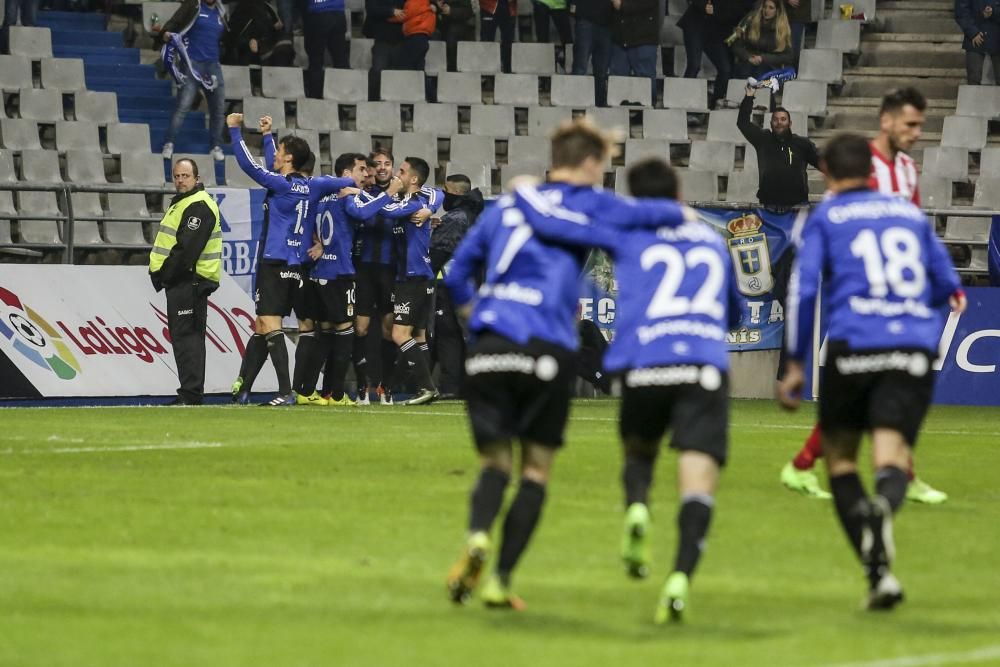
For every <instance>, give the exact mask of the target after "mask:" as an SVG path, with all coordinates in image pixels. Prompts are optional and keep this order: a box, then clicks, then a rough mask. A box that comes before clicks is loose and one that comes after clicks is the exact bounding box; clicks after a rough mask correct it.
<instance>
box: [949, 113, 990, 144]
mask: <svg viewBox="0 0 1000 667" xmlns="http://www.w3.org/2000/svg"><path fill="white" fill-rule="evenodd" d="M988 123H989V121H988V120H987V119H986V118H980V117H977V116H945V119H944V129H943V130H942V132H941V145H942V146H960V147H962V148H968V149H969V150H973V151H980V150H982V149H983V148H985V147H986V134H987V129H988V128H987V125H988Z"/></svg>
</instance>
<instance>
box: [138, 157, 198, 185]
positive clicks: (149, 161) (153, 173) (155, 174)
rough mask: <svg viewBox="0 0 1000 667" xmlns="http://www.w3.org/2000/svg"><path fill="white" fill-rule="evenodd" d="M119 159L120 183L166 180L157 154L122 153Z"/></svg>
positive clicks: (140, 183)
mask: <svg viewBox="0 0 1000 667" xmlns="http://www.w3.org/2000/svg"><path fill="white" fill-rule="evenodd" d="M121 159H122V164H121V175H122V183H125V184H126V185H163V184H164V183H165V182H166V178H165V175H164V171H163V158H161V157H160V156H159V155H151V154H150V153H122V158H121ZM199 168H200V167H199Z"/></svg>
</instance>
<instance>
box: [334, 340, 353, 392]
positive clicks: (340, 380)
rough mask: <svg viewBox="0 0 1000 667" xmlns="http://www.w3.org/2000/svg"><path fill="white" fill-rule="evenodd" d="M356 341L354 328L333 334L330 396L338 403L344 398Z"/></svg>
mask: <svg viewBox="0 0 1000 667" xmlns="http://www.w3.org/2000/svg"><path fill="white" fill-rule="evenodd" d="M354 339H355V336H354V327H350V328H349V329H344V330H343V331H334V332H333V349H332V350H331V351H330V356H331V358H332V359H333V364H332V366H333V367H332V368H331V369H330V396H332V397H333V399H334V400H337V401H339V400H340V399H342V398H343V397H344V377H345V376H346V375H347V367H348V366H350V365H351V351H352V349H353V347H354Z"/></svg>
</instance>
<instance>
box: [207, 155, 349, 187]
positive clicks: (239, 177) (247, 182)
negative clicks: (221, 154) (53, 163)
mask: <svg viewBox="0 0 1000 667" xmlns="http://www.w3.org/2000/svg"><path fill="white" fill-rule="evenodd" d="M344 152H347V151H344ZM365 154H367V151H365ZM257 160H258V161H261V158H260V157H257ZM226 185H228V186H229V187H231V188H259V187H260V186H259V185H257V182H256V181H254V180H253V179H252V178H250V177H249V176H247V175H246V172H244V171H243V170H242V169H241V168H240V165H239V163H238V162H236V158H235V157H233V156H232V155H227V156H226Z"/></svg>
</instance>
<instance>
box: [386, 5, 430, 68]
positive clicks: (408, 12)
mask: <svg viewBox="0 0 1000 667" xmlns="http://www.w3.org/2000/svg"><path fill="white" fill-rule="evenodd" d="M389 20H390V21H393V22H399V23H402V24H403V42H402V43H401V44H400V47H399V48H398V49H396V54H395V57H394V58H393V61H392V69H404V70H415V71H420V72H422V71H423V70H424V65H425V64H426V62H427V49H428V48H429V47H430V41H431V35H433V34H434V30H435V28H436V27H437V5H435V4H432V3H431V0H405V1H404V3H403V17H402V18H396V17H393V18H391V19H389Z"/></svg>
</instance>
